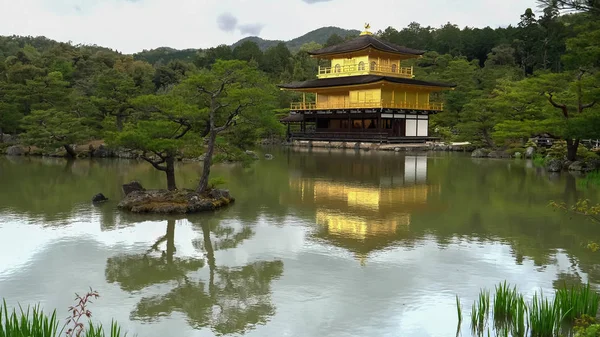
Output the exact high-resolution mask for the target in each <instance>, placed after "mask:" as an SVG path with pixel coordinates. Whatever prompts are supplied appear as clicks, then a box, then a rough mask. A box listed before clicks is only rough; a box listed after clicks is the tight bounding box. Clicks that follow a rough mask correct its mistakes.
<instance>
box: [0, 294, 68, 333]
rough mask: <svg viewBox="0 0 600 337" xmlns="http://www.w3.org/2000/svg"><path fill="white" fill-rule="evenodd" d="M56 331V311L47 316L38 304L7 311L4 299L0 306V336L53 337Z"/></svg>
mask: <svg viewBox="0 0 600 337" xmlns="http://www.w3.org/2000/svg"><path fill="white" fill-rule="evenodd" d="M61 332H62V331H60V332H59V331H58V320H57V319H56V311H53V312H52V315H50V316H48V315H46V314H44V311H43V310H41V309H40V307H39V306H35V307H33V308H30V307H27V310H25V311H24V310H23V308H22V307H19V312H18V313H17V311H16V310H14V309H13V310H12V313H10V312H9V310H8V307H7V305H6V301H5V300H4V301H3V304H2V305H1V306H0V337H21V336H23V337H55V336H58V335H59V334H60V333H61Z"/></svg>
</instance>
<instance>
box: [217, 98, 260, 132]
mask: <svg viewBox="0 0 600 337" xmlns="http://www.w3.org/2000/svg"><path fill="white" fill-rule="evenodd" d="M253 103H254V102H250V103H246V104H241V103H240V104H239V105H238V107H237V108H235V110H234V111H233V112H232V113H230V114H229V117H227V122H225V124H224V125H222V126H220V127H218V128H215V131H216V132H221V131H223V130H226V129H227V128H229V127H230V126H231V125H232V124H233V120H234V119H235V117H236V116H238V115H239V114H240V113H242V111H243V109H245V108H247V107H249V106H251V105H253Z"/></svg>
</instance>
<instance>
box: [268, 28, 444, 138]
mask: <svg viewBox="0 0 600 337" xmlns="http://www.w3.org/2000/svg"><path fill="white" fill-rule="evenodd" d="M368 29H369V25H368V24H367V25H365V31H363V32H362V33H361V34H360V36H359V37H357V38H355V39H352V40H349V41H345V42H342V43H340V44H338V45H334V46H330V47H326V48H322V49H319V50H315V51H312V52H309V54H310V55H311V57H315V58H320V59H325V60H328V61H330V62H331V64H330V66H328V67H321V66H320V67H319V68H318V74H317V79H313V80H308V81H304V82H294V83H288V84H282V85H280V86H279V87H280V88H281V89H282V90H291V91H296V92H301V93H302V101H301V102H296V103H292V104H291V107H290V115H289V116H288V117H286V118H284V119H282V122H283V123H288V125H289V123H298V124H300V128H299V132H294V133H292V134H290V137H291V139H292V140H325V141H359V142H388V143H400V142H411V143H413V142H425V141H427V140H430V139H432V137H429V131H428V130H429V115H430V114H435V113H438V112H441V111H442V110H443V104H442V103H436V102H431V101H430V96H431V94H432V93H434V92H438V91H442V90H448V89H452V88H453V87H454V85H451V84H444V83H435V82H427V81H421V80H417V79H415V78H414V77H415V76H414V72H413V67H403V66H402V63H403V62H405V61H406V60H409V59H414V58H420V57H422V55H423V54H424V53H425V51H422V50H416V49H411V48H407V47H403V46H398V45H395V44H392V43H389V42H386V41H383V40H381V39H378V38H377V37H375V36H374V35H373V34H372V33H371V32H369V31H368ZM307 93H308V94H309V95H310V94H312V96H313V97H314V101H307V97H306V94H307Z"/></svg>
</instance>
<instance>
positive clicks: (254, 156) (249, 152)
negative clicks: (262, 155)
mask: <svg viewBox="0 0 600 337" xmlns="http://www.w3.org/2000/svg"><path fill="white" fill-rule="evenodd" d="M246 154H247V155H249V156H250V157H252V158H254V159H258V155H257V154H256V153H255V152H254V151H250V150H246Z"/></svg>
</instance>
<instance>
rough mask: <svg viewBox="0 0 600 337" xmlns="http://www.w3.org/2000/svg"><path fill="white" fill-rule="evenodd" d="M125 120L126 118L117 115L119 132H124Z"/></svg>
mask: <svg viewBox="0 0 600 337" xmlns="http://www.w3.org/2000/svg"><path fill="white" fill-rule="evenodd" d="M123 119H124V116H122V115H117V131H119V132H121V131H123Z"/></svg>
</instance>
